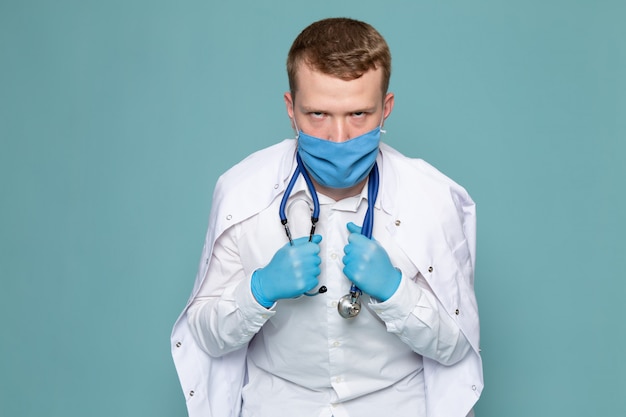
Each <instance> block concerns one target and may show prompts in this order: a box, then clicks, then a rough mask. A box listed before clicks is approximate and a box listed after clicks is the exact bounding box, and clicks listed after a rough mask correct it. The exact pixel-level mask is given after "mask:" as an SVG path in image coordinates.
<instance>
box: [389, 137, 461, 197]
mask: <svg viewBox="0 0 626 417" xmlns="http://www.w3.org/2000/svg"><path fill="white" fill-rule="evenodd" d="M381 150H382V153H383V158H384V159H383V160H384V163H385V167H387V165H389V171H390V172H391V173H393V175H394V177H395V178H396V181H397V184H398V187H399V191H402V192H411V191H423V192H427V193H428V194H429V195H437V194H441V196H447V197H448V198H449V197H450V196H452V197H454V196H458V197H462V198H463V199H467V200H469V201H471V198H470V197H469V194H468V193H467V191H466V190H465V188H463V187H462V186H461V185H460V184H458V183H457V182H455V181H454V180H453V179H451V178H450V177H448V176H447V175H445V174H444V173H442V172H441V171H440V170H438V169H437V168H435V167H434V166H433V165H431V164H429V163H428V162H426V161H425V160H423V159H420V158H411V157H408V156H406V155H404V154H402V153H401V152H399V151H398V150H396V149H394V148H392V147H391V146H389V145H387V144H381Z"/></svg>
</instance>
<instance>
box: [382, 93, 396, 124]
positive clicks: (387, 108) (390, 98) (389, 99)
mask: <svg viewBox="0 0 626 417" xmlns="http://www.w3.org/2000/svg"><path fill="white" fill-rule="evenodd" d="M394 100H395V96H394V95H393V93H387V95H386V96H385V99H384V100H383V115H384V116H383V124H384V121H385V120H386V119H387V117H389V115H390V114H391V111H392V110H393V104H394Z"/></svg>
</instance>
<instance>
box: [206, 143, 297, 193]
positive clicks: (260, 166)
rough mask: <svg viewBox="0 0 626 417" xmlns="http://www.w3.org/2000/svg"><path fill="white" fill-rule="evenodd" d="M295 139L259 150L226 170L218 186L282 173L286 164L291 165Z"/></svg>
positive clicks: (255, 180)
mask: <svg viewBox="0 0 626 417" xmlns="http://www.w3.org/2000/svg"><path fill="white" fill-rule="evenodd" d="M295 142H296V141H295V140H294V139H285V140H283V141H282V142H279V143H277V144H275V145H272V146H269V147H267V148H264V149H261V150H258V151H256V152H254V153H252V154H250V155H249V156H247V157H246V158H245V159H243V160H241V161H240V162H238V163H237V164H235V165H234V166H233V167H231V168H230V169H228V170H227V171H226V172H224V173H223V174H222V175H221V176H220V178H219V179H218V181H217V187H220V186H223V185H237V186H242V185H245V184H250V183H256V182H260V181H262V180H263V179H268V178H270V179H273V178H275V177H276V175H277V174H278V175H280V174H281V173H282V170H283V166H284V165H285V164H287V165H289V166H291V163H290V162H289V160H292V159H293V155H294V154H295V149H296V143H295Z"/></svg>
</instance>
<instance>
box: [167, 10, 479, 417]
mask: <svg viewBox="0 0 626 417" xmlns="http://www.w3.org/2000/svg"><path fill="white" fill-rule="evenodd" d="M287 69H288V74H289V83H290V92H288V93H286V94H285V96H284V99H285V105H286V108H287V114H288V115H289V118H290V119H291V123H292V126H293V128H294V130H295V131H296V136H297V138H296V140H293V139H290V140H285V141H283V142H281V143H279V144H277V145H274V146H272V147H270V148H267V149H264V150H261V151H259V152H257V153H255V154H253V155H251V156H250V157H248V158H247V159H245V160H244V161H242V162H241V163H239V164H238V165H236V166H234V167H233V168H231V169H230V170H229V171H228V172H226V173H225V174H224V175H223V176H222V177H221V178H220V179H219V181H218V183H217V185H216V189H215V194H214V198H213V208H212V212H211V219H210V223H209V230H208V233H207V238H206V242H205V247H204V251H203V257H202V261H201V264H200V271H199V273H198V276H197V278H196V283H195V285H194V289H193V293H192V296H191V298H190V300H189V302H188V305H187V307H186V308H185V310H184V311H183V314H182V315H181V317H180V318H179V320H178V322H177V324H176V325H175V328H174V331H173V334H172V350H173V355H174V360H175V362H176V366H177V370H178V372H179V376H180V379H181V384H182V386H183V390H184V392H185V394H186V396H187V406H188V410H189V415H190V416H191V417H200V416H213V417H222V416H224V417H225V416H229V417H236V416H239V415H241V416H260V417H265V416H267V417H269V416H272V417H281V416H290V417H292V416H298V417H308V416H310V417H320V416H327V417H330V416H335V417H347V416H378V415H383V414H384V413H391V414H393V415H394V416H396V417H408V416H411V417H426V416H428V417H464V416H466V415H471V414H472V407H473V405H474V404H475V402H476V401H477V400H478V398H479V396H480V392H481V390H482V386H483V383H482V367H481V360H480V355H479V347H478V339H479V329H478V312H477V307H476V299H475V296H474V290H473V279H474V277H473V275H474V261H475V210H474V203H473V202H472V200H471V198H470V197H469V195H468V194H467V193H466V192H465V190H464V189H463V188H461V187H460V186H459V185H457V184H456V183H454V182H453V181H452V180H450V179H448V178H447V177H445V176H444V175H442V174H441V173H439V172H438V171H437V170H435V169H434V168H432V167H431V166H429V165H428V164H426V163H425V162H424V161H421V160H418V159H410V158H407V157H405V156H403V155H401V154H399V153H398V152H397V151H395V150H393V149H392V148H390V147H389V146H387V145H385V144H382V143H380V133H381V128H382V127H383V124H384V121H385V119H386V118H387V117H388V116H389V114H390V113H391V111H392V110H393V105H394V96H393V94H392V93H388V92H387V87H388V84H389V76H390V73H391V56H390V53H389V49H388V47H387V44H386V42H385V40H384V39H383V38H382V37H381V36H380V34H379V33H378V32H377V31H376V30H375V29H374V28H372V27H371V26H370V25H368V24H366V23H363V22H359V21H355V20H351V19H325V20H322V21H319V22H316V23H313V24H312V25H310V26H309V27H307V28H306V29H305V30H304V31H303V32H302V33H301V34H300V35H299V36H298V37H297V38H296V40H295V41H294V43H293V45H292V47H291V50H290V52H289V56H288V62H287ZM250 173H254V174H253V175H251V174H250ZM309 229H311V230H310V232H309Z"/></svg>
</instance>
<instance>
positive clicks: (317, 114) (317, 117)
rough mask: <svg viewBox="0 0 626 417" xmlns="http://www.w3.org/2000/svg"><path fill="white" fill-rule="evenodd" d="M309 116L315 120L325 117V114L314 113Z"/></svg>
mask: <svg viewBox="0 0 626 417" xmlns="http://www.w3.org/2000/svg"><path fill="white" fill-rule="evenodd" d="M309 115H310V116H311V117H312V118H314V119H321V118H322V117H324V113H323V112H321V111H312V112H310V113H309Z"/></svg>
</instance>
